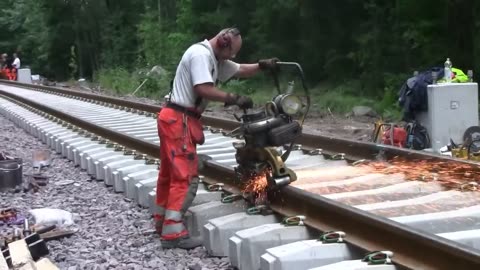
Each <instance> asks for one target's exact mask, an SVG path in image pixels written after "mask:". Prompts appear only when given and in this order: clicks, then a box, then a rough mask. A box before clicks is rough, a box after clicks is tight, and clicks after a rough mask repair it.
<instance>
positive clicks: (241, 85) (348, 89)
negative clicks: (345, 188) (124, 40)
mask: <svg viewBox="0 0 480 270" xmlns="http://www.w3.org/2000/svg"><path fill="white" fill-rule="evenodd" d="M148 71H149V70H148V69H139V70H136V71H134V72H130V71H128V70H126V69H124V68H114V69H103V70H100V71H99V72H97V73H96V74H95V77H94V80H95V81H96V82H97V83H99V85H100V86H101V87H102V88H103V89H106V90H107V91H108V92H110V93H114V94H117V95H128V94H131V93H132V92H133V91H134V90H135V89H136V88H137V87H138V86H139V85H140V84H141V83H142V82H143V81H144V80H145V79H147V78H148V80H147V82H146V83H145V84H144V85H143V86H142V88H141V89H140V90H139V91H138V92H137V93H136V94H135V96H137V97H147V98H151V99H157V100H163V97H164V96H165V95H166V94H167V93H168V89H169V87H170V80H171V78H172V75H171V74H169V73H167V72H165V73H164V74H162V75H161V76H151V75H150V76H148V75H147V72H148ZM282 79H283V80H280V88H281V91H283V92H285V91H286V87H287V86H288V82H290V81H292V80H293V79H292V78H288V77H287V78H286V79H284V78H282ZM295 83H296V84H295V87H294V93H299V94H302V95H303V88H302V87H301V85H300V84H299V82H298V80H296V81H295ZM390 83H393V82H390ZM219 88H220V89H222V90H225V91H227V92H232V93H237V94H240V95H248V96H250V97H252V99H253V100H254V103H255V104H256V105H263V104H265V103H266V102H267V101H269V100H271V99H272V97H274V96H275V95H276V94H277V89H276V88H275V86H274V84H273V82H272V80H271V78H269V77H265V76H261V77H255V78H252V79H240V80H239V79H233V80H230V81H229V82H227V83H225V84H221V85H219ZM396 89H398V86H397V85H389V86H388V85H387V87H385V89H384V91H383V95H381V96H377V97H372V96H368V95H366V94H364V92H363V91H362V87H361V82H360V81H359V80H350V81H346V82H343V83H340V84H332V83H323V84H320V85H317V86H315V87H314V88H311V89H309V91H310V96H311V101H312V106H311V111H316V112H327V111H328V110H330V111H331V112H332V113H334V114H346V113H349V112H351V111H352V108H353V107H354V106H369V107H371V108H373V109H374V110H375V111H376V112H377V113H378V114H380V115H381V116H382V117H383V118H385V119H388V120H390V121H397V120H399V119H400V118H401V108H399V107H398V105H397V90H396ZM210 106H212V107H222V106H223V104H222V103H220V102H211V103H210Z"/></svg>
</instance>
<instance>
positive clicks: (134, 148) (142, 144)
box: [0, 83, 480, 269]
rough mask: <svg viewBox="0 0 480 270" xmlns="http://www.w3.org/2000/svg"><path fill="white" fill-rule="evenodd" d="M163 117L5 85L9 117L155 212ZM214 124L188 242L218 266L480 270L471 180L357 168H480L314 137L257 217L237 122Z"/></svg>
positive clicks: (2, 96)
mask: <svg viewBox="0 0 480 270" xmlns="http://www.w3.org/2000/svg"><path fill="white" fill-rule="evenodd" d="M159 109H160V107H158V106H154V105H145V104H139V103H134V102H129V101H125V100H121V99H115V98H110V97H104V96H97V95H90V94H87V93H84V92H77V91H68V90H63V89H57V88H51V87H45V86H32V85H22V84H18V83H2V84H1V85H0V113H1V114H3V115H5V116H6V117H8V118H9V119H11V120H12V121H14V122H15V123H16V124H17V125H19V126H21V127H23V128H24V129H26V130H27V131H28V132H30V133H31V134H33V135H34V136H36V137H38V138H39V139H41V140H42V141H44V142H45V143H46V144H48V145H49V146H50V147H51V148H53V149H55V150H56V151H57V152H58V153H61V154H62V155H63V156H64V157H66V158H68V159H70V160H72V161H73V162H75V164H77V165H79V166H81V167H82V168H83V169H85V170H86V171H87V172H88V173H89V174H90V175H91V176H92V177H94V178H95V179H97V180H98V181H104V183H105V184H106V185H108V186H113V188H114V190H115V191H116V192H122V193H124V194H125V196H126V197H127V198H130V199H132V200H135V201H136V202H137V203H138V205H139V206H141V207H147V208H149V209H150V211H151V212H152V213H153V212H154V211H155V205H154V199H155V186H156V177H157V173H158V171H157V165H158V153H159V146H158V143H159V141H158V136H157V130H156V121H155V119H154V117H155V113H156V112H158V110H159ZM204 123H205V124H206V125H209V126H212V127H215V128H211V127H206V128H205V135H206V142H205V144H204V145H202V146H199V147H198V153H199V154H200V155H202V156H203V157H204V162H203V166H202V167H203V168H202V169H201V172H202V174H203V175H204V179H203V182H204V184H205V185H203V186H202V187H201V188H200V189H199V191H198V192H197V196H196V199H195V201H194V205H193V206H192V207H191V208H190V210H189V212H188V214H187V215H188V227H189V231H190V232H191V233H192V234H194V235H196V236H198V237H202V238H203V240H204V245H205V247H206V248H207V250H208V251H209V253H210V254H211V255H212V256H229V259H230V261H231V263H232V266H233V267H237V268H239V269H260V268H261V269H297V268H298V269H370V268H372V269H373V268H375V269H404V268H410V269H478V267H479V265H480V256H479V255H480V250H479V249H480V218H479V216H480V206H479V205H478V202H479V201H480V193H479V192H475V191H473V190H475V189H476V185H475V184H474V183H473V181H472V180H471V179H470V180H463V179H462V177H457V178H458V179H454V180H457V181H456V182H455V181H453V182H454V183H457V184H456V185H457V186H451V185H450V186H445V185H444V184H443V182H441V181H419V180H415V179H409V177H410V175H409V174H408V171H407V173H405V171H403V172H397V173H386V170H378V168H376V167H375V168H376V170H372V167H371V166H368V164H367V165H365V166H364V165H362V163H361V162H359V160H360V159H369V160H371V159H374V158H375V157H377V156H379V155H381V156H383V157H384V158H387V159H390V158H391V157H393V156H401V157H405V158H406V159H407V160H413V159H422V160H426V159H428V160H429V161H432V162H444V161H446V160H447V161H448V163H449V164H454V165H456V166H458V167H462V168H468V169H469V170H470V171H469V172H468V173H469V174H474V175H475V174H476V164H474V163H471V162H468V161H459V160H454V159H445V158H441V157H438V156H435V155H432V154H428V153H421V152H417V151H407V150H403V149H398V148H392V147H388V146H381V145H374V144H370V143H362V142H354V141H349V140H342V139H335V138H330V137H322V136H314V135H309V134H304V135H303V136H302V138H300V140H299V141H298V142H299V143H300V144H301V145H297V146H296V148H295V150H294V151H292V154H291V156H290V158H289V160H288V161H287V165H288V166H289V167H290V168H292V169H293V170H295V171H296V172H297V174H298V176H299V180H298V181H296V182H294V183H293V184H291V185H290V186H288V187H286V188H284V189H282V191H281V192H277V193H275V194H269V196H268V198H269V204H268V206H265V207H264V206H259V207H254V206H253V205H249V204H248V202H247V201H246V200H243V197H242V196H238V194H241V187H239V186H238V183H236V182H235V180H234V176H233V168H234V166H235V165H236V162H235V157H234V154H235V150H234V148H233V147H232V143H233V142H234V141H236V140H237V139H236V138H230V137H226V136H224V134H223V132H222V131H224V130H230V129H232V128H234V127H235V126H236V123H235V122H232V121H226V120H219V119H213V118H208V117H206V118H205V119H204ZM318 147H321V148H322V149H318ZM418 164H420V163H418ZM410 168H411V170H412V171H415V169H416V168H415V166H411V167H410ZM452 171H453V169H452ZM474 180H475V179H474ZM462 190H463V191H462ZM465 190H468V191H465ZM471 190H472V191H471ZM298 221H300V222H298ZM325 232H329V233H326V234H322V233H325ZM374 251H378V252H377V253H375V254H374V256H365V253H366V252H374ZM392 253H393V256H392ZM365 258H366V259H367V261H365V260H362V259H365ZM368 260H370V262H368ZM321 265H324V266H323V267H321ZM316 267H318V268H316ZM342 267H343V268H342Z"/></svg>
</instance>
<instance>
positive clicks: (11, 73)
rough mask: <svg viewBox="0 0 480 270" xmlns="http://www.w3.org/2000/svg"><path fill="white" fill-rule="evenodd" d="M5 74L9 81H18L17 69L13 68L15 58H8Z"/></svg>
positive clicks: (4, 69)
mask: <svg viewBox="0 0 480 270" xmlns="http://www.w3.org/2000/svg"><path fill="white" fill-rule="evenodd" d="M3 71H4V74H5V76H6V77H7V80H9V81H16V80H17V69H16V68H15V67H14V66H13V58H12V57H10V56H7V57H6V61H5V67H4V68H3Z"/></svg>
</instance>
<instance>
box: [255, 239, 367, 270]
mask: <svg viewBox="0 0 480 270" xmlns="http://www.w3.org/2000/svg"><path fill="white" fill-rule="evenodd" d="M357 257H358V258H360V256H359V255H357V254H355V253H354V251H353V250H352V249H351V248H349V247H348V245H347V244H345V243H331V244H324V243H322V242H321V241H318V240H304V241H299V242H293V243H290V244H286V245H281V246H277V247H273V248H269V249H267V250H266V252H265V254H263V255H262V256H261V258H260V269H261V270H288V269H295V270H307V269H309V268H311V267H316V266H322V265H328V264H332V263H336V262H341V261H344V260H352V259H356V258H357Z"/></svg>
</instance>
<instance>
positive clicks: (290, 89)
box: [287, 81, 295, 94]
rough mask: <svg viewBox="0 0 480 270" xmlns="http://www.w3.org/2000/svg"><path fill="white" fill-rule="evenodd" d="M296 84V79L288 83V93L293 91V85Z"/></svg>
mask: <svg viewBox="0 0 480 270" xmlns="http://www.w3.org/2000/svg"><path fill="white" fill-rule="evenodd" d="M294 85H295V82H294V81H291V82H289V83H288V87H287V94H291V93H293V86H294Z"/></svg>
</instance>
